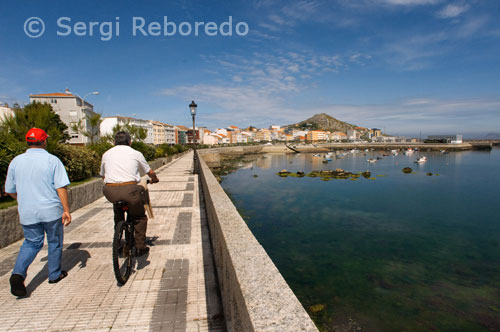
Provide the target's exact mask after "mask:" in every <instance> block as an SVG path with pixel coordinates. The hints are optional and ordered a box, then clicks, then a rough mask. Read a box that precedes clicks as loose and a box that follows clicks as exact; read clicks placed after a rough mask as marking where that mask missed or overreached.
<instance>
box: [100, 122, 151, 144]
mask: <svg viewBox="0 0 500 332" xmlns="http://www.w3.org/2000/svg"><path fill="white" fill-rule="evenodd" d="M119 131H126V132H128V133H129V134H130V136H131V137H132V140H133V141H138V142H142V141H144V140H145V139H146V138H147V137H148V131H147V129H144V128H143V127H139V126H134V125H131V124H130V122H129V121H127V123H126V124H124V125H120V124H116V125H115V126H114V127H113V133H112V134H111V135H108V136H107V139H108V140H109V141H111V142H114V139H115V135H116V133H117V132H119Z"/></svg>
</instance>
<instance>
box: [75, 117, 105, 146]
mask: <svg viewBox="0 0 500 332" xmlns="http://www.w3.org/2000/svg"><path fill="white" fill-rule="evenodd" d="M101 117H102V114H100V113H93V114H92V115H90V116H89V115H88V114H87V115H86V118H87V126H84V125H83V123H82V120H79V121H78V123H76V124H74V125H73V126H71V130H73V131H74V132H77V133H80V134H82V135H83V136H85V137H88V138H89V140H90V144H94V143H95V140H96V138H99V132H100V128H101V122H102V119H101ZM87 128H89V129H87Z"/></svg>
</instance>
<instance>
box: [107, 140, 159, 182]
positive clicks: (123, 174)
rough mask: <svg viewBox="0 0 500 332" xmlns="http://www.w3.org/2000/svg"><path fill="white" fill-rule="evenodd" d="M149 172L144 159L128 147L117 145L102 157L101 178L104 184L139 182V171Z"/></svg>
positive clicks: (140, 154)
mask: <svg viewBox="0 0 500 332" xmlns="http://www.w3.org/2000/svg"><path fill="white" fill-rule="evenodd" d="M150 170H151V167H149V164H148V163H147V162H146V159H145V158H144V156H143V155H142V153H140V152H139V151H137V150H134V149H132V148H131V147H130V146H128V145H117V146H115V147H113V148H111V149H109V150H108V151H106V152H105V153H104V154H103V155H102V161H101V176H104V183H120V182H129V181H135V182H139V181H140V180H141V174H140V171H143V172H144V173H148V172H149V171H150Z"/></svg>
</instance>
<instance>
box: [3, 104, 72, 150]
mask: <svg viewBox="0 0 500 332" xmlns="http://www.w3.org/2000/svg"><path fill="white" fill-rule="evenodd" d="M13 111H14V116H13V117H8V118H6V119H5V121H4V122H3V123H2V127H3V128H5V129H6V130H8V131H9V132H10V133H11V134H12V137H15V139H17V140H18V141H20V142H24V141H25V135H26V133H27V132H28V130H30V129H31V128H33V127H36V128H40V129H43V130H45V131H46V132H47V134H48V135H49V136H50V138H49V139H48V141H47V150H48V151H49V152H52V151H54V150H55V147H56V146H57V144H58V143H64V142H66V141H68V140H69V139H70V136H69V135H68V133H67V130H68V126H66V124H64V122H62V121H61V118H60V117H59V115H58V114H57V113H55V112H54V110H53V109H52V106H50V104H47V103H43V104H42V103H39V102H33V103H31V104H28V105H26V106H24V108H20V107H19V105H17V106H16V107H14V108H13Z"/></svg>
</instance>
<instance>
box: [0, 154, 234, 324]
mask: <svg viewBox="0 0 500 332" xmlns="http://www.w3.org/2000/svg"><path fill="white" fill-rule="evenodd" d="M192 158H193V155H192V153H188V154H186V155H184V156H183V157H181V158H179V159H177V160H174V161H173V162H172V163H170V164H168V165H166V166H163V167H162V168H160V169H159V170H157V174H158V177H159V178H160V182H159V183H157V184H154V185H150V186H149V190H150V196H151V200H152V202H153V208H154V213H155V218H154V219H151V220H150V221H149V223H148V231H147V236H148V242H149V243H148V245H149V246H150V247H151V251H150V252H149V254H148V255H145V256H143V257H140V258H138V261H137V265H136V267H135V269H134V273H133V274H132V276H131V277H130V279H129V280H128V282H127V283H126V284H125V285H124V286H122V287H119V286H118V285H117V283H116V280H115V277H114V274H113V268H112V261H111V241H112V236H113V211H112V210H113V209H112V205H111V203H109V202H108V201H107V200H106V199H105V198H101V199H99V200H97V201H95V202H94V203H92V204H90V205H88V206H86V207H84V208H82V209H80V210H77V211H75V212H73V213H72V216H73V222H72V224H71V225H70V226H68V227H67V228H66V229H65V238H64V243H65V245H64V252H63V262H62V267H63V269H65V270H67V271H68V272H69V275H68V277H67V278H66V279H64V280H62V281H61V282H59V283H58V284H49V283H48V279H47V266H46V263H47V248H46V246H45V247H44V249H43V250H42V251H41V252H40V253H39V254H38V256H37V258H36V259H35V261H34V262H33V264H32V265H31V266H30V268H29V270H28V277H27V279H26V286H27V288H28V293H29V296H28V297H26V298H19V299H18V298H16V297H14V296H13V295H11V294H10V286H9V277H10V273H11V270H12V268H13V266H14V262H15V259H16V257H17V252H18V251H19V247H20V246H21V244H22V241H18V242H16V243H14V244H12V245H10V246H8V247H6V248H3V249H0V331H53V332H55V331H58V332H63V331H89V332H90V331H94V332H97V331H120V332H127V331H141V332H142V331H175V332H177V331H212V332H218V331H225V330H226V329H225V324H224V320H223V315H222V307H221V304H220V303H221V302H220V297H219V293H218V286H217V282H216V277H215V270H214V264H213V257H212V251H211V246H210V241H209V235H208V228H207V224H206V223H207V222H206V215H205V208H204V205H203V201H202V200H200V195H199V192H200V190H199V182H198V176H197V175H193V174H192V167H193V159H192Z"/></svg>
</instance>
